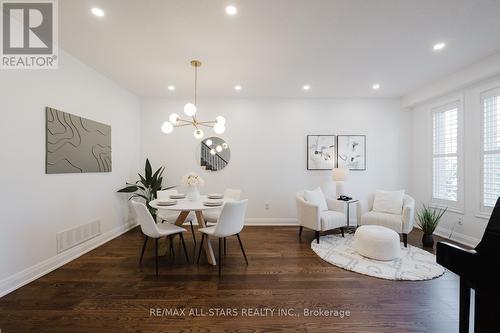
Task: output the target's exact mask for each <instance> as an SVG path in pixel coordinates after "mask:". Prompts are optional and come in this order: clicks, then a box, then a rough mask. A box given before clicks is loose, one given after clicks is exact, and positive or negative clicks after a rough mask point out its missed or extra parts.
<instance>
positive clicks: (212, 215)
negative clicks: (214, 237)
mask: <svg viewBox="0 0 500 333" xmlns="http://www.w3.org/2000/svg"><path fill="white" fill-rule="evenodd" d="M240 198H241V190H233V189H230V188H228V189H226V190H225V191H224V199H230V200H235V201H237V200H240ZM221 211H222V209H210V210H206V211H204V212H203V218H204V219H205V222H206V223H207V225H209V226H210V225H215V223H217V219H218V218H219V216H220V212H221ZM224 254H226V239H225V238H224Z"/></svg>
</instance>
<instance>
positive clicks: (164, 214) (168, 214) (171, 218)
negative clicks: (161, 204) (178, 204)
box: [156, 189, 196, 248]
mask: <svg viewBox="0 0 500 333" xmlns="http://www.w3.org/2000/svg"><path fill="white" fill-rule="evenodd" d="M177 193H178V192H177V190H175V189H170V190H163V191H157V192H156V197H157V198H158V199H169V198H170V196H171V195H172V194H177ZM179 214H180V213H179V212H173V211H165V210H161V209H158V213H157V214H156V216H157V217H158V218H159V219H160V220H161V223H163V222H168V223H175V221H177V218H178V217H179ZM194 219H195V215H194V214H193V213H192V212H190V213H189V215H188V216H187V217H186V221H187V222H189V224H190V225H191V234H192V235H193V241H194V246H196V236H195V233H194V227H193V221H194ZM172 247H173V245H172V246H171V248H172Z"/></svg>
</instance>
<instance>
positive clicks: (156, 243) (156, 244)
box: [155, 238, 158, 278]
mask: <svg viewBox="0 0 500 333" xmlns="http://www.w3.org/2000/svg"><path fill="white" fill-rule="evenodd" d="M155 268H156V278H158V238H155Z"/></svg>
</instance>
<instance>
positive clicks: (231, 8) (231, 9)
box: [226, 5, 238, 15]
mask: <svg viewBox="0 0 500 333" xmlns="http://www.w3.org/2000/svg"><path fill="white" fill-rule="evenodd" d="M237 12H238V9H237V8H236V7H235V6H232V5H230V6H227V7H226V14H227V15H236V13H237Z"/></svg>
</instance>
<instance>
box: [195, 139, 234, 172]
mask: <svg viewBox="0 0 500 333" xmlns="http://www.w3.org/2000/svg"><path fill="white" fill-rule="evenodd" d="M210 150H211V148H210V147H209V146H207V144H206V143H205V142H202V143H201V158H200V165H201V166H204V167H205V169H207V170H210V171H217V170H221V169H224V168H225V167H226V165H227V163H228V162H227V161H226V160H225V159H224V158H223V157H222V156H220V155H219V154H218V153H217V152H216V153H215V154H213V155H212V154H210Z"/></svg>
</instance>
